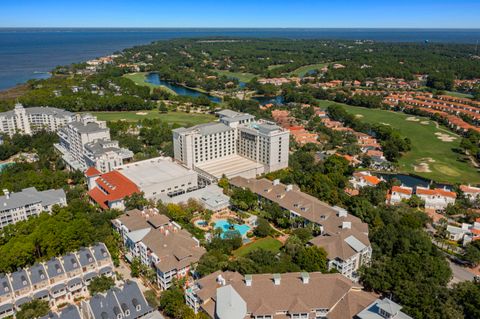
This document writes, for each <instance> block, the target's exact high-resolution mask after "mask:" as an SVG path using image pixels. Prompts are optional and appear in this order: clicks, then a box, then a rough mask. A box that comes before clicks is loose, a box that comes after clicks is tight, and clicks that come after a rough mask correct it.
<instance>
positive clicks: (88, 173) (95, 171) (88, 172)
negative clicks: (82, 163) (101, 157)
mask: <svg viewBox="0 0 480 319" xmlns="http://www.w3.org/2000/svg"><path fill="white" fill-rule="evenodd" d="M100 174H102V173H101V172H100V171H99V170H98V169H96V168H95V167H93V166H91V167H89V168H88V169H87V170H86V171H85V176H87V177H92V176H98V175H100Z"/></svg>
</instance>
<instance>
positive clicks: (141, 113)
mask: <svg viewBox="0 0 480 319" xmlns="http://www.w3.org/2000/svg"><path fill="white" fill-rule="evenodd" d="M135 114H137V115H147V114H148V113H147V112H137V113H135Z"/></svg>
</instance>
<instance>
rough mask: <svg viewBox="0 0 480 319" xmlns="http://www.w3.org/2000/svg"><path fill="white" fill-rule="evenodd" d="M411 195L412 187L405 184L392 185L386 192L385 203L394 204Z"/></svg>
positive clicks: (407, 198)
mask: <svg viewBox="0 0 480 319" xmlns="http://www.w3.org/2000/svg"><path fill="white" fill-rule="evenodd" d="M412 195H413V188H411V187H407V186H403V185H402V186H392V189H391V190H390V191H389V192H388V194H387V201H386V202H387V204H390V205H396V204H399V203H401V202H402V201H404V200H409V199H410V198H411V197H412Z"/></svg>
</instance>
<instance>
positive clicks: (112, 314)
mask: <svg viewBox="0 0 480 319" xmlns="http://www.w3.org/2000/svg"><path fill="white" fill-rule="evenodd" d="M80 309H81V318H82V319H106V318H112V319H121V318H128V319H140V318H145V319H147V318H148V319H161V318H162V316H160V314H159V313H158V311H156V310H155V309H153V308H152V307H150V306H149V305H148V303H147V301H146V300H145V296H144V295H143V293H142V292H141V291H140V288H139V287H138V284H137V283H136V282H135V281H130V280H127V281H125V283H124V284H123V286H121V287H114V288H111V289H109V290H108V291H107V292H105V293H99V294H96V295H95V296H93V297H92V298H91V299H89V300H84V301H82V303H81V306H80Z"/></svg>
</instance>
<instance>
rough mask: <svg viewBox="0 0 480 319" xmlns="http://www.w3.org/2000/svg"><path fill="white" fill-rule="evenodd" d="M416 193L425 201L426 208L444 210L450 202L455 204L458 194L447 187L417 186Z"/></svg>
mask: <svg viewBox="0 0 480 319" xmlns="http://www.w3.org/2000/svg"><path fill="white" fill-rule="evenodd" d="M415 194H416V195H417V196H418V197H420V199H422V200H423V201H424V202H425V208H427V209H428V208H433V209H435V210H444V209H445V208H447V206H448V205H449V204H452V205H453V204H455V199H456V198H457V194H456V193H455V192H452V191H448V190H447V189H446V188H435V189H429V188H427V187H421V186H417V188H416V191H415Z"/></svg>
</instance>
